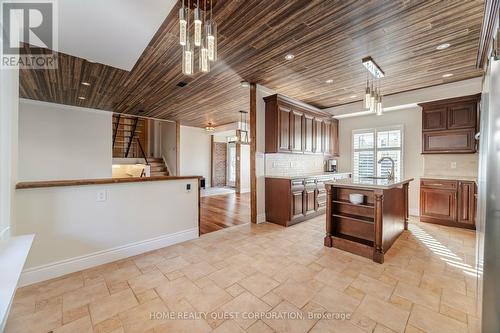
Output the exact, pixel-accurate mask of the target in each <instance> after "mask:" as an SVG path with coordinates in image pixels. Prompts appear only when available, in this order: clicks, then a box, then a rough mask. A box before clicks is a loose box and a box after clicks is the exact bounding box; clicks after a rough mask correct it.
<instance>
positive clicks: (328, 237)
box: [324, 184, 333, 247]
mask: <svg viewBox="0 0 500 333" xmlns="http://www.w3.org/2000/svg"><path fill="white" fill-rule="evenodd" d="M332 205H333V187H332V185H329V184H327V185H326V217H325V226H326V234H325V240H324V244H325V246H328V247H332V246H333V244H332V230H333V221H332V220H333V219H332Z"/></svg>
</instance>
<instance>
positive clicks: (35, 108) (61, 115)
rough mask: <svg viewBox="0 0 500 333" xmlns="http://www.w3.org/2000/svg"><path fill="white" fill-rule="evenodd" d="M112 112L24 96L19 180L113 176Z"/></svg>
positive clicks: (20, 116) (20, 121)
mask: <svg viewBox="0 0 500 333" xmlns="http://www.w3.org/2000/svg"><path fill="white" fill-rule="evenodd" d="M112 135H113V129H112V113H111V112H105V111H99V110H93V109H87V108H80V107H73V106H67V105H62V104H54V103H46V102H39V101H32V100H24V99H22V100H21V101H20V103H19V180H20V181H37V180H61V179H85V178H87V179H92V178H111V165H112V147H111V146H112Z"/></svg>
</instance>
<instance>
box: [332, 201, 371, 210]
mask: <svg viewBox="0 0 500 333" xmlns="http://www.w3.org/2000/svg"><path fill="white" fill-rule="evenodd" d="M332 202H334V203H337V204H342V205H349V206H357V207H365V208H373V207H374V206H373V204H372V203H361V204H353V203H352V202H350V201H349V200H343V199H334V200H332Z"/></svg>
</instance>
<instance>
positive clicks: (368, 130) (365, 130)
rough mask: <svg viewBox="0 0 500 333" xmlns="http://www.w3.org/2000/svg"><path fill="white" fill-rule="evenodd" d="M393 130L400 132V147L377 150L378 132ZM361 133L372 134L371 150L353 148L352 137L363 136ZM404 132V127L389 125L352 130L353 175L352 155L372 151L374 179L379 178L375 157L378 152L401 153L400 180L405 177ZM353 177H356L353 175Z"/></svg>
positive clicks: (352, 140) (352, 138)
mask: <svg viewBox="0 0 500 333" xmlns="http://www.w3.org/2000/svg"><path fill="white" fill-rule="evenodd" d="M394 130H399V131H401V146H400V147H399V148H394V147H389V148H378V133H379V132H385V131H394ZM363 133H373V135H374V137H373V148H358V149H355V148H354V135H355V134H363ZM404 139H405V131H404V125H402V124H400V125H391V126H381V127H372V128H363V129H354V130H352V133H351V163H352V171H353V173H354V165H355V163H354V153H355V152H361V151H373V167H374V170H373V175H374V176H375V177H381V176H380V175H378V168H377V155H378V152H379V151H398V150H399V151H401V161H400V166H399V169H400V171H401V172H400V178H401V179H403V178H404V175H405V163H404V159H405V158H404V157H405V149H404V145H405V140H404ZM353 176H356V175H354V174H353Z"/></svg>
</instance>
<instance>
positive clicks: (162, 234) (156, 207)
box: [16, 179, 198, 284]
mask: <svg viewBox="0 0 500 333" xmlns="http://www.w3.org/2000/svg"><path fill="white" fill-rule="evenodd" d="M187 184H191V190H190V191H187V190H186V185H187ZM197 186H198V180H197V179H186V180H169V181H153V182H138V183H120V184H109V185H88V186H70V187H53V188H39V189H24V190H17V192H16V200H17V203H16V214H17V222H16V224H17V226H16V233H17V234H27V233H35V234H36V237H35V241H34V243H33V248H32V250H31V252H30V255H29V257H28V261H27V263H26V266H25V268H26V269H27V271H26V272H25V274H24V280H23V283H24V284H26V283H32V282H35V281H37V280H40V279H41V280H43V279H47V278H52V277H54V276H57V275H63V274H67V273H70V272H71V271H77V270H81V269H84V268H87V267H92V266H96V265H99V264H102V263H104V262H109V261H113V260H117V259H121V258H124V257H128V256H131V255H135V254H137V253H141V252H145V251H149V250H152V249H153V248H158V247H164V246H167V245H169V244H172V242H177V241H179V240H186V237H187V238H190V239H191V238H193V237H197V236H198V190H197ZM99 191H105V192H106V197H107V199H106V201H97V194H98V192H99Z"/></svg>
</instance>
